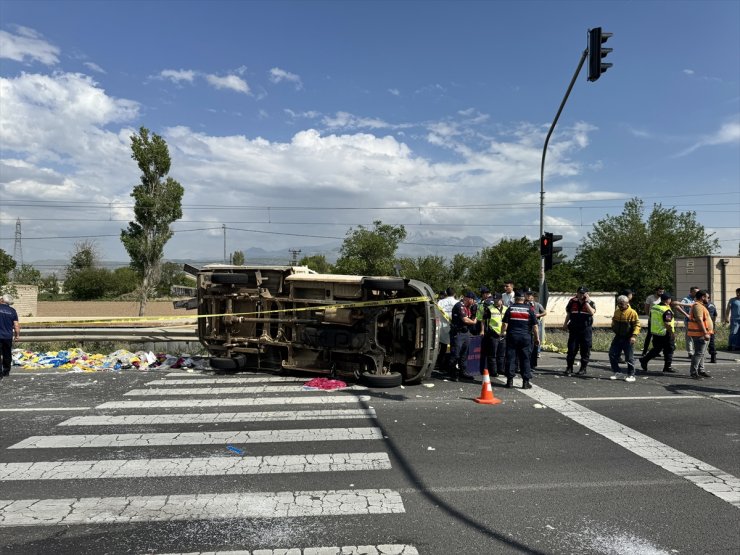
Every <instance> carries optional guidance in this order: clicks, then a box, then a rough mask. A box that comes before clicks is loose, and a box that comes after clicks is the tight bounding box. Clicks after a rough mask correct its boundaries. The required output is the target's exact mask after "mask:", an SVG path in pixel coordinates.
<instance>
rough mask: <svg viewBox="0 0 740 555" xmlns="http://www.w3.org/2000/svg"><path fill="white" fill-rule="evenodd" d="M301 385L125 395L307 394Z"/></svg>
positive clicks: (356, 388) (358, 387) (144, 391)
mask: <svg viewBox="0 0 740 555" xmlns="http://www.w3.org/2000/svg"><path fill="white" fill-rule="evenodd" d="M347 390H349V391H366V390H367V388H366V387H364V386H361V385H353V386H350V387H346V388H344V389H343V390H342V391H347ZM305 391H306V390H305V389H303V386H301V385H256V386H246V387H186V388H172V389H168V388H154V387H153V388H151V389H132V390H131V391H128V392H126V393H124V395H130V396H153V395H162V396H166V395H233V394H248V395H252V394H255V393H299V392H305Z"/></svg>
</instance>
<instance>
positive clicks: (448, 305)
mask: <svg viewBox="0 0 740 555" xmlns="http://www.w3.org/2000/svg"><path fill="white" fill-rule="evenodd" d="M444 293H445V295H446V296H445V297H443V298H442V299H440V300H439V302H438V303H437V306H438V307H439V310H440V311H441V312H442V313H443V315H442V317H441V318H440V326H439V343H440V345H439V357H438V358H437V366H438V368H440V369H442V370H444V369H446V368H447V364H446V363H447V354H448V353H447V351H448V348H449V344H450V319H451V318H452V307H453V306H455V305H456V304H457V299H456V298H455V290H454V289H453V288H452V287H448V288H447V289H445V292H444ZM445 316H446V317H445Z"/></svg>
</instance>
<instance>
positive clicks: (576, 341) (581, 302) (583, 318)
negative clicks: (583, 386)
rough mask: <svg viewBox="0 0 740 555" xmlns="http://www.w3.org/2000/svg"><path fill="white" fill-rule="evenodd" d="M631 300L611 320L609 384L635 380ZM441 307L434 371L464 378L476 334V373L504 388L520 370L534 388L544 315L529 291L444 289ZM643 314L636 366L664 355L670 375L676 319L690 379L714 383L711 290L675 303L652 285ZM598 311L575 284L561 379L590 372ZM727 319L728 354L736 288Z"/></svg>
mask: <svg viewBox="0 0 740 555" xmlns="http://www.w3.org/2000/svg"><path fill="white" fill-rule="evenodd" d="M631 300H632V292H631V291H630V290H625V291H622V293H621V294H620V295H619V296H618V297H617V301H616V304H617V306H616V309H615V311H614V314H613V316H612V318H611V330H612V332H613V333H614V337H613V339H612V342H611V346H610V348H609V364H610V366H611V369H612V376H611V379H612V380H617V379H620V378H622V377H624V380H625V381H627V382H634V381H635V379H636V378H635V373H636V372H635V355H634V346H635V343H636V342H637V337H638V336H639V335H640V319H639V316H638V314H637V311H636V310H635V309H634V308H632V307H631V306H630V301H631ZM438 306H439V309H440V311H442V312H443V313H444V314H445V316H446V320H447V324H446V325H443V327H442V330H441V334H440V342H441V343H442V345H441V349H440V359H439V361H438V366H439V367H440V369H441V370H442V371H443V372H444V373H446V374H447V376H448V377H449V379H450V380H452V381H458V380H460V379H465V378H466V377H467V370H468V368H467V365H468V351H469V347H470V341H471V338H472V337H474V336H476V335H477V336H480V341H481V348H480V368H479V369H478V370H479V371H480V373H483V369H484V368H486V369H488V371H489V373H490V374H491V376H493V377H496V376H498V375H499V374H502V375H504V376H506V387H509V388H510V387H512V386H513V382H514V376H515V375H516V374H517V373H520V374H521V376H522V388H523V389H529V388H531V387H532V385H531V379H532V368H536V367H537V359H538V358H539V354H540V342H541V339H542V338H543V331H544V325H543V324H544V322H543V318H544V317H545V316H546V315H547V310H545V308H544V307H543V306H542V305H541V304H540V303H538V302H537V301H536V300H535V298H534V293H533V292H532V291H531V290H517V291H515V290H514V284H513V283H512V282H507V283H505V284H504V291H503V293H495V292H491V291H490V289H489V288H488V287H485V286H484V287H481V288H480V295H476V294H475V293H474V292H472V291H467V292H466V293H465V294H464V295H463V296H462V298H460V299H457V298H456V297H455V290H454V289H452V288H448V289H447V290H445V291H444V292H443V293H441V294H440V299H439V301H438ZM645 312H646V313H647V314H648V324H647V337H646V339H645V344H644V346H643V351H642V356H640V357H639V358H638V362H639V364H640V368H641V369H642V370H644V371H646V372H647V370H648V364H649V362H650V361H651V360H652V359H654V358H655V357H657V356H659V355H661V354H662V356H663V372H666V373H675V370H674V369H673V367H672V364H673V354H674V352H675V344H676V332H675V318H677V317H681V318H683V319H684V325H685V334H686V349H687V355H688V357H689V358H690V359H691V368H690V376H691V377H692V378H695V379H699V378H711V375H710V374H709V372H708V371H707V370H706V368H705V366H704V363H705V359H706V358H708V360H709V362H712V363H714V362H716V361H717V350H716V346H715V341H714V328H715V323H716V320H717V308H716V307H715V305H714V304H712V302H711V299H710V295H709V293H708V292H707V291H704V290H700V289H699V288H698V287H692V288H691V289H690V291H689V294H688V295H687V296H686V297H684V298H683V299H681V300H680V301H679V300H674V299H673V296H672V295H671V294H670V293H668V292H666V290H665V288H664V287H662V286H661V287H656V289H655V292H654V293H653V294H651V295H650V296H649V297H648V298H647V299H646V300H645ZM595 313H596V305H595V303H594V302H593V301H592V300H591V298H590V296H589V290H588V288H586V287H585V286H581V287H579V288H578V290H577V291H576V294H575V296H573V297H572V298H571V299H570V300H569V301H568V303H567V305H566V316H565V321H564V322H563V329H564V330H566V331H567V332H568V351H567V354H566V358H565V361H566V368H565V371H564V374H565V375H566V376H569V375H573V374H576V375H581V376H583V375H585V374H586V373H587V370H588V364H589V361H590V358H591V347H592V343H593V322H594V314H595ZM725 321H726V322H727V323H729V324H730V338H729V349H730V350H734V349H737V350H740V289H738V290H737V291H736V297H735V298H734V299H732V300H731V301H730V302H729V303H728V305H727V310H726V318H725ZM651 343H652V347H651ZM448 347H449V352H448ZM578 355H580V359H579V366H578V370H577V371H576V370H575V363H576V357H577V356H578ZM706 355H708V357H707V356H706ZM623 363H626V369H625V370H622V368H621V366H620V365H621V364H623Z"/></svg>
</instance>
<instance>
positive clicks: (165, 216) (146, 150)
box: [121, 127, 184, 316]
mask: <svg viewBox="0 0 740 555" xmlns="http://www.w3.org/2000/svg"><path fill="white" fill-rule="evenodd" d="M131 151H132V154H131V158H133V159H134V160H136V163H137V164H138V166H139V169H140V170H141V177H140V179H141V183H139V184H138V185H136V186H134V190H133V192H132V193H131V196H132V197H133V198H134V200H135V202H134V217H135V219H136V221H133V222H129V224H128V229H125V230H123V231H121V242H122V243H123V246H124V247H125V248H126V251H127V252H128V254H129V256H130V257H131V266H132V267H133V268H134V269H135V270H136V271H137V272H138V273H139V275H140V276H141V283H140V286H139V316H143V315H144V312H145V311H146V303H147V301H148V300H149V297H150V296H151V295H152V293H153V292H154V289H155V288H156V286H157V284H158V283H159V278H160V274H161V268H162V255H163V254H164V246H165V245H166V244H167V241H169V240H170V238H171V237H172V230H171V229H170V224H171V223H172V222H174V221H176V220H179V219H180V218H181V217H182V196H183V193H184V189H183V188H182V185H180V184H179V183H178V182H177V181H175V180H174V179H172V178H171V177H168V175H167V174H168V173H169V171H170V153H169V149H168V148H167V143H166V142H165V140H164V139H163V138H162V137H160V136H159V135H157V134H156V133H152V135H151V136H150V135H149V130H148V129H147V128H145V127H142V128H140V129H139V134H138V135H132V136H131Z"/></svg>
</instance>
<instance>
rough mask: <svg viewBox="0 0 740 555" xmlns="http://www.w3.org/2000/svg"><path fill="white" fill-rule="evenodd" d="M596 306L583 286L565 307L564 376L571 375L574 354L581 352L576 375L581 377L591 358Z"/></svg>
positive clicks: (574, 358)
mask: <svg viewBox="0 0 740 555" xmlns="http://www.w3.org/2000/svg"><path fill="white" fill-rule="evenodd" d="M595 312H596V305H595V304H594V302H593V301H592V300H591V299H590V298H589V295H588V289H586V287H584V286H583V285H582V286H581V287H579V288H578V291H576V296H575V297H572V298H571V299H570V300H569V301H568V304H567V306H566V307H565V322H564V323H563V329H564V330H566V331H567V332H568V354H567V355H566V356H565V363H566V368H565V375H566V376H570V375H572V374H573V364H574V363H575V360H576V354H578V351H580V352H581V368H580V369H579V370H578V375H579V376H582V375H584V374H585V373H586V368H588V361H589V360H590V358H591V342H592V330H593V324H594V313H595Z"/></svg>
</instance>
